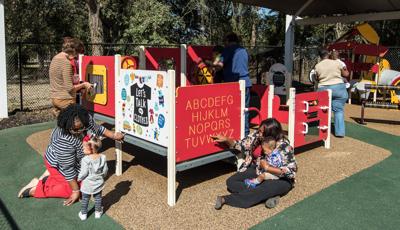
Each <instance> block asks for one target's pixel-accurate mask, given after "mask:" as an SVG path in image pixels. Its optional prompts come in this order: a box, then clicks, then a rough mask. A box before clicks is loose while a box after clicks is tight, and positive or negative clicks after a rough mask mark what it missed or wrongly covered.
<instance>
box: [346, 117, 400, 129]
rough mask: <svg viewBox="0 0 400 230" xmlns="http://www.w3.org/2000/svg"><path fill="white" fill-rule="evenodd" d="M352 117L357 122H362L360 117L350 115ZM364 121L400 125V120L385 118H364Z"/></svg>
mask: <svg viewBox="0 0 400 230" xmlns="http://www.w3.org/2000/svg"><path fill="white" fill-rule="evenodd" d="M350 118H351V119H353V120H354V121H355V122H357V123H360V122H361V119H360V118H359V117H350ZM364 122H366V123H369V122H372V123H378V124H391V125H400V120H399V121H393V120H384V119H372V118H364ZM399 128H400V127H399Z"/></svg>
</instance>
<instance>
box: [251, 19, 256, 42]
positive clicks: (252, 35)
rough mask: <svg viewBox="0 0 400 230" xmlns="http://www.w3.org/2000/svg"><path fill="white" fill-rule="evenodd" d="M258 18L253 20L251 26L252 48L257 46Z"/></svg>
mask: <svg viewBox="0 0 400 230" xmlns="http://www.w3.org/2000/svg"><path fill="white" fill-rule="evenodd" d="M256 21H257V20H253V24H252V26H251V38H250V46H251V48H254V47H255V46H256V40H257V25H256Z"/></svg>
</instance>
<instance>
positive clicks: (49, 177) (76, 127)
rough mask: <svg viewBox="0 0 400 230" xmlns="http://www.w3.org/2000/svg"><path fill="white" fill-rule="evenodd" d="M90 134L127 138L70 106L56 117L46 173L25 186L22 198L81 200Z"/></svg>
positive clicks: (119, 138) (76, 106)
mask: <svg viewBox="0 0 400 230" xmlns="http://www.w3.org/2000/svg"><path fill="white" fill-rule="evenodd" d="M87 132H91V133H92V134H94V135H96V136H106V137H108V138H111V139H114V140H122V139H123V138H124V135H123V134H122V133H119V132H113V131H110V130H108V129H106V128H104V127H103V126H101V125H98V124H96V123H95V122H94V120H93V117H92V116H91V115H90V114H89V112H88V111H87V110H86V109H85V108H84V107H82V106H81V105H69V106H68V107H67V108H65V109H64V110H62V111H61V113H60V115H59V116H58V118H57V127H56V128H55V129H54V130H53V131H52V133H51V136H50V144H49V145H48V147H47V150H46V153H45V154H44V164H45V166H46V171H45V172H44V173H43V175H42V176H41V177H40V178H33V179H32V180H31V182H30V183H29V184H27V185H26V186H25V187H23V188H22V189H21V190H20V191H19V193H18V197H19V198H24V197H35V198H49V197H57V198H66V200H65V201H64V205H67V206H69V205H71V204H73V203H74V202H76V201H77V200H78V199H79V197H80V191H79V184H78V182H77V180H76V179H77V176H78V173H79V170H80V164H81V159H82V158H83V157H84V153H83V148H82V140H83V137H84V136H85V135H86V134H87Z"/></svg>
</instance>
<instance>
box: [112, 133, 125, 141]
mask: <svg viewBox="0 0 400 230" xmlns="http://www.w3.org/2000/svg"><path fill="white" fill-rule="evenodd" d="M124 136H125V135H124V134H123V133H121V132H114V134H113V139H114V140H116V141H122V140H123V139H124Z"/></svg>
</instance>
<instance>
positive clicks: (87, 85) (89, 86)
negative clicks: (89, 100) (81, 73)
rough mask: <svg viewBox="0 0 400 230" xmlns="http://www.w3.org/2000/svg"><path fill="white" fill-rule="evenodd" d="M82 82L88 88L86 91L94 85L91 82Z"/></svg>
mask: <svg viewBox="0 0 400 230" xmlns="http://www.w3.org/2000/svg"><path fill="white" fill-rule="evenodd" d="M82 84H83V87H84V88H85V89H86V91H89V90H90V89H91V88H92V87H93V85H92V84H90V83H89V82H83V83H82Z"/></svg>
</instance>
